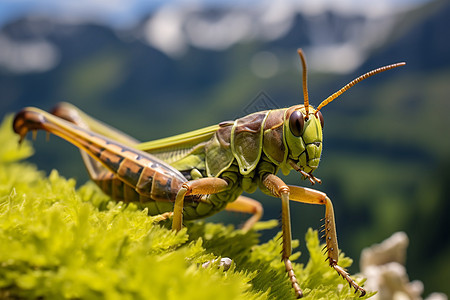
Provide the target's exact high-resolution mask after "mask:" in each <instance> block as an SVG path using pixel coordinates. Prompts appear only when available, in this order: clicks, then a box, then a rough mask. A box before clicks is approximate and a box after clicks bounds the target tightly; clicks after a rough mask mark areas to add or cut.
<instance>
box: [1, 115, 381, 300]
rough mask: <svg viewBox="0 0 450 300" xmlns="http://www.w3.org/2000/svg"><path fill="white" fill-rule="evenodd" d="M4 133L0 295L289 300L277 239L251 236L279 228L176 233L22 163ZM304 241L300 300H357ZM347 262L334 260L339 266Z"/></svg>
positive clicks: (6, 130)
mask: <svg viewBox="0 0 450 300" xmlns="http://www.w3.org/2000/svg"><path fill="white" fill-rule="evenodd" d="M10 128H11V118H10V117H9V118H7V119H6V120H5V121H4V122H3V125H2V126H1V128H0V143H1V148H0V298H2V299H18V298H20V299H22V298H24V299H28V298H45V299H63V298H64V299H74V298H77V299H216V300H218V299H288V298H294V294H293V290H292V289H291V288H290V284H289V280H288V279H287V275H286V273H285V271H284V265H283V263H282V262H281V260H280V252H281V241H280V236H281V235H280V233H279V234H278V235H277V236H275V237H274V238H273V239H272V240H270V241H269V242H267V243H263V244H261V243H260V242H259V233H258V231H257V230H264V229H266V228H273V227H274V226H276V225H277V222H276V221H267V222H261V223H258V224H257V226H256V228H255V230H251V231H250V232H243V231H242V230H239V229H235V228H234V227H233V226H231V225H229V226H225V225H222V224H212V223H205V222H203V221H198V222H191V223H188V224H186V225H187V227H186V228H184V229H183V230H181V231H180V232H178V233H175V232H173V231H171V230H170V229H169V228H168V227H167V224H161V223H160V222H159V219H158V217H152V216H148V215H147V212H146V210H141V209H139V208H138V207H137V206H136V205H128V206H126V205H124V204H122V203H116V202H113V201H110V199H109V198H108V197H107V196H105V195H104V194H103V193H102V192H101V191H100V190H99V189H98V188H97V187H96V186H95V185H94V184H93V183H91V182H88V183H86V184H85V185H82V186H81V187H80V188H78V189H77V188H76V183H75V181H74V180H73V179H65V178H63V177H61V176H60V175H59V174H58V172H57V171H55V170H54V171H52V172H51V174H50V175H49V176H46V174H44V172H42V171H39V170H37V169H36V167H35V166H34V165H31V164H29V163H26V162H20V160H22V159H24V158H26V157H27V156H29V155H31V154H32V152H33V150H32V148H31V146H30V144H29V143H28V142H26V141H25V142H24V143H23V144H22V145H21V147H20V148H19V147H18V146H17V140H18V137H17V136H15V135H14V134H13V132H12V131H11V129H10ZM306 243H307V248H308V251H309V255H310V259H309V262H308V263H307V265H306V266H303V265H299V264H294V268H295V270H296V273H297V276H298V279H299V281H300V282H301V286H302V288H303V290H304V293H305V298H306V299H342V298H347V299H349V298H358V296H359V294H354V293H353V292H354V291H353V290H352V289H350V288H349V287H348V285H347V284H346V283H345V282H344V281H343V279H342V278H340V277H338V275H337V274H336V272H335V271H334V270H332V269H331V268H330V267H329V266H328V264H327V262H326V261H325V258H326V257H325V255H324V254H323V252H322V251H321V249H322V247H323V245H320V243H319V239H318V235H317V232H316V231H313V230H312V229H310V230H309V231H308V233H307V234H306ZM293 246H294V247H297V246H298V241H294V242H293ZM225 256H228V257H230V258H232V259H233V264H232V266H231V268H230V269H229V270H228V271H224V270H223V269H222V268H221V267H218V265H217V264H212V266H210V267H207V268H203V267H202V266H201V264H202V263H204V262H206V261H210V260H213V259H216V258H218V257H225ZM299 256H300V253H298V252H297V253H295V254H294V255H293V256H292V259H293V260H295V259H297V258H298V257H299ZM351 263H352V260H351V259H350V258H346V257H344V255H343V254H341V257H340V264H341V265H342V266H343V267H348V266H349V265H350V264H351ZM361 281H362V280H361V278H359V279H358V282H361ZM370 295H373V293H369V296H370ZM366 297H367V296H366Z"/></svg>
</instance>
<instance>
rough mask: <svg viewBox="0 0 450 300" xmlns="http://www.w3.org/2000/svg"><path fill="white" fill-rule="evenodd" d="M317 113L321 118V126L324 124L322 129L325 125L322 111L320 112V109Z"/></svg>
mask: <svg viewBox="0 0 450 300" xmlns="http://www.w3.org/2000/svg"><path fill="white" fill-rule="evenodd" d="M316 115H317V117H319V120H320V126H322V129H323V125H324V122H323V115H322V113H321V112H320V110H319V111H318V112H317V113H316Z"/></svg>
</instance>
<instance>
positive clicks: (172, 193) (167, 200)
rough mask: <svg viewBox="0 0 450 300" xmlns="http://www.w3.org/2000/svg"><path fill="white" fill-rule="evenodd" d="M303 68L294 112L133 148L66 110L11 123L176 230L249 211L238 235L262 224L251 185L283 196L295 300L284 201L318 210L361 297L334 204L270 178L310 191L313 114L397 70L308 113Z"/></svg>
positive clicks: (332, 261) (334, 260)
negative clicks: (59, 141)
mask: <svg viewBox="0 0 450 300" xmlns="http://www.w3.org/2000/svg"><path fill="white" fill-rule="evenodd" d="M298 54H299V55H300V59H301V63H302V67H303V77H302V79H303V81H302V85H303V95H304V102H303V104H302V105H294V106H291V107H288V108H283V109H274V110H266V111H261V112H256V113H252V114H250V115H247V116H245V117H242V118H239V119H237V120H235V121H227V122H222V123H219V124H218V125H213V126H209V127H206V128H203V129H200V130H195V131H192V132H188V133H185V134H180V135H176V136H173V137H169V138H163V139H160V140H155V141H150V142H145V143H140V142H139V141H137V140H135V139H134V138H132V137H130V136H128V135H126V134H124V133H122V132H120V131H118V130H116V129H113V128H111V127H109V126H107V125H105V124H103V123H101V122H100V121H97V120H95V119H93V118H91V117H89V116H88V115H86V114H85V113H83V112H82V111H80V110H79V109H77V108H75V107H74V106H72V105H70V104H67V103H61V104H59V105H58V106H57V107H56V108H55V109H54V110H53V111H52V113H47V112H44V111H42V110H40V109H38V108H33V107H27V108H24V109H23V110H22V111H20V112H19V113H18V114H17V115H16V117H15V119H14V123H13V128H14V131H15V132H16V133H17V134H19V135H20V141H22V140H23V139H24V137H25V136H26V134H27V132H29V131H33V132H35V131H37V130H45V131H47V132H49V133H53V134H55V135H58V136H60V137H61V138H63V139H65V140H67V141H68V142H70V143H72V144H74V145H75V146H77V147H78V148H80V151H81V156H82V159H83V161H84V163H85V165H86V167H87V170H88V172H89V175H90V178H91V179H92V180H93V181H94V182H95V183H96V184H97V185H98V186H99V187H100V188H101V189H102V190H103V191H104V192H105V193H106V194H108V195H110V196H111V197H112V198H113V199H115V200H117V201H123V202H125V203H129V202H138V203H140V204H141V205H142V206H143V207H147V208H148V212H149V214H151V215H160V216H161V217H162V219H172V229H173V230H177V231H178V230H180V229H181V228H182V225H183V219H186V220H193V219H199V218H203V217H207V216H210V215H213V214H215V213H217V212H219V211H221V210H223V209H226V210H229V211H236V212H244V213H249V214H252V216H251V217H250V218H249V219H248V220H247V221H246V222H245V224H244V226H243V229H244V230H249V229H250V228H252V226H253V225H254V224H255V223H256V222H257V221H258V220H260V219H261V217H262V214H263V208H262V205H261V204H260V203H259V202H258V201H256V200H253V199H251V198H248V197H245V196H242V195H241V194H242V193H243V192H244V191H245V192H248V193H252V192H254V191H255V190H256V189H257V188H259V189H261V190H262V191H263V192H264V193H266V194H269V195H272V196H274V197H277V198H280V199H281V207H282V214H281V228H282V229H281V230H282V234H283V235H282V253H281V257H282V260H283V262H284V264H285V267H286V272H287V274H288V277H289V280H290V283H291V284H292V288H293V289H294V290H295V294H296V296H297V298H300V297H302V296H303V292H302V290H301V288H300V284H299V282H298V281H297V278H296V276H295V273H294V270H293V267H292V264H291V261H290V260H289V257H290V255H291V222H290V213H289V200H292V201H297V202H302V203H310V204H320V205H324V206H325V218H324V220H325V224H324V225H323V232H324V238H325V241H326V253H327V260H328V262H329V265H330V266H331V267H332V268H334V269H335V270H336V271H337V273H338V274H339V275H341V276H342V277H343V278H344V279H345V280H346V281H347V282H348V283H349V285H350V286H351V287H353V288H354V289H355V293H356V292H358V291H360V293H361V296H363V295H365V293H366V292H365V290H364V289H363V288H362V287H361V286H359V285H358V284H357V283H356V282H355V281H354V280H353V279H352V278H351V277H350V276H349V274H348V273H347V271H346V270H344V269H343V268H342V267H340V266H339V265H338V254H339V250H338V242H337V234H336V226H335V220H334V212H333V204H332V202H331V200H330V198H328V196H327V195H326V194H325V193H322V192H320V191H317V190H314V189H311V188H305V187H299V186H293V185H287V184H286V183H284V181H283V180H282V179H280V177H278V176H277V175H276V174H277V173H278V171H279V170H281V171H282V173H283V174H284V175H287V174H288V173H289V172H290V171H292V170H295V171H297V172H299V173H300V174H301V175H302V177H303V179H308V180H309V181H310V182H311V184H314V183H316V182H317V183H320V182H321V181H320V179H318V178H316V177H314V176H313V175H312V173H313V171H314V170H315V169H317V167H318V166H319V161H320V156H321V153H322V129H323V126H324V119H323V116H322V113H321V112H320V110H321V109H322V108H323V107H324V106H326V105H327V104H328V103H330V102H331V101H333V100H334V99H336V98H337V97H338V96H340V95H341V94H342V93H344V92H345V91H346V90H348V89H349V88H351V87H352V86H354V85H355V84H356V83H358V82H360V81H362V80H364V79H366V78H367V77H370V76H372V75H375V74H377V73H380V72H383V71H386V70H390V69H393V68H396V67H399V66H403V65H405V63H403V62H402V63H397V64H392V65H388V66H384V67H381V68H378V69H375V70H372V71H370V72H368V73H365V74H364V75H362V76H360V77H357V78H356V79H354V80H353V81H351V82H350V83H348V84H347V85H345V86H344V87H343V88H341V89H340V90H338V91H337V92H336V93H334V94H332V95H331V96H329V97H328V98H327V99H325V100H324V101H323V102H322V103H320V104H319V106H318V107H317V108H316V109H314V108H313V107H312V106H311V105H309V99H308V90H307V67H306V60H305V57H304V55H303V52H302V50H301V49H299V50H298Z"/></svg>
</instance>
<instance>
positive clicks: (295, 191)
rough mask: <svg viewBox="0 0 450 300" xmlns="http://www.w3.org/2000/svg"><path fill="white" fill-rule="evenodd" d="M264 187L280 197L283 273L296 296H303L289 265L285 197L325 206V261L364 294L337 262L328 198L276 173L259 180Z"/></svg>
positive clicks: (336, 248)
mask: <svg viewBox="0 0 450 300" xmlns="http://www.w3.org/2000/svg"><path fill="white" fill-rule="evenodd" d="M263 184H264V186H266V187H267V189H268V190H269V191H270V192H271V193H272V194H273V195H274V196H276V197H280V198H281V204H282V210H281V224H282V232H283V252H282V259H283V261H284V263H285V266H286V272H287V273H288V275H289V279H290V280H291V283H292V287H293V288H294V290H295V292H296V294H297V298H300V297H302V296H303V293H302V290H301V289H300V285H299V283H298V281H297V278H296V277H295V273H294V270H293V268H292V264H291V261H290V260H289V256H290V255H291V251H292V249H291V239H292V238H291V221H290V214H289V200H293V201H297V202H302V203H309V204H321V205H325V224H324V227H325V228H324V232H325V234H324V236H325V238H326V247H327V254H328V257H327V260H328V261H329V264H330V266H331V267H332V268H333V269H335V270H336V271H337V272H338V274H339V275H341V276H342V277H343V278H344V279H345V280H347V282H348V283H349V284H350V285H351V286H353V288H354V289H355V292H357V291H360V292H361V297H362V296H364V295H365V294H366V291H365V290H364V289H363V288H362V287H360V286H359V285H358V284H357V283H356V282H355V281H354V280H353V279H352V278H351V277H350V275H349V274H348V273H347V271H346V270H345V269H344V268H342V267H341V266H339V265H338V259H339V248H338V243H337V235H336V225H335V222H334V210H333V204H332V203H331V200H330V198H328V197H327V195H326V194H325V193H322V192H319V191H316V190H313V189H308V188H302V187H298V186H291V185H289V186H288V185H286V184H285V183H284V182H283V181H282V180H281V179H280V178H279V177H278V176H276V175H273V174H269V175H266V176H265V177H264V179H263Z"/></svg>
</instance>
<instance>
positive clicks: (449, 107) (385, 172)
mask: <svg viewBox="0 0 450 300" xmlns="http://www.w3.org/2000/svg"><path fill="white" fill-rule="evenodd" d="M183 9H184V7H178V8H174V7H173V6H172V7H163V8H160V9H155V10H154V11H150V12H149V13H148V15H147V16H145V17H143V18H142V19H141V20H139V22H137V23H136V24H135V25H133V26H131V27H126V28H117V27H113V26H109V25H108V24H105V23H101V22H95V21H93V20H85V21H79V22H74V21H73V20H69V21H68V20H65V19H64V18H61V17H56V16H54V17H51V16H49V15H46V16H44V15H42V14H40V15H30V16H24V17H20V18H16V19H14V20H9V21H8V22H6V23H2V24H3V25H2V27H1V28H0V52H2V54H1V55H0V118H3V117H4V116H5V115H6V114H8V113H14V112H17V111H18V110H20V109H21V108H22V107H24V106H37V107H40V108H42V109H46V110H48V109H51V108H52V106H53V105H55V104H56V103H57V102H60V101H67V102H71V103H72V104H74V105H76V106H78V107H80V108H81V109H82V110H84V111H85V112H87V113H88V114H90V115H92V116H94V117H96V118H98V119H100V120H102V121H104V122H105V123H107V124H110V125H112V126H114V127H117V128H119V129H121V130H122V131H124V132H126V133H128V134H130V135H132V136H134V137H136V138H138V139H140V140H142V141H148V140H152V139H157V138H162V137H167V136H170V135H174V134H178V133H183V132H187V131H189V130H194V129H198V128H201V127H205V126H208V125H212V124H216V123H219V122H221V121H226V120H229V119H235V118H237V117H241V116H244V115H246V114H248V113H249V112H251V111H255V110H256V109H259V110H260V109H261V107H262V108H263V109H266V108H275V107H286V106H291V105H294V104H297V103H302V102H303V99H302V94H301V81H300V80H301V74H300V60H299V58H298V56H297V53H296V49H297V48H300V47H301V48H304V49H305V52H306V58H307V62H308V66H309V78H308V81H309V94H310V103H312V104H313V105H315V106H316V105H318V104H319V103H320V102H321V101H322V100H323V99H325V98H326V97H327V96H328V95H330V94H332V93H334V92H335V91H336V90H338V89H339V88H341V87H342V86H344V85H345V84H346V83H348V82H349V81H350V80H352V79H353V78H355V77H357V76H359V75H361V74H362V73H364V72H367V71H369V70H371V69H373V68H376V67H380V66H383V65H387V64H391V63H395V62H400V61H406V63H407V65H406V66H405V67H402V68H398V69H395V70H393V71H388V72H386V73H382V74H380V75H377V76H375V77H373V78H370V79H368V80H366V81H364V82H363V83H360V84H358V85H357V86H355V87H353V88H352V89H351V90H349V91H348V92H346V93H345V94H344V95H342V96H341V97H340V98H339V99H338V100H336V101H335V102H333V103H332V104H330V105H328V106H327V107H326V108H324V109H323V111H322V113H323V115H324V118H325V127H324V150H323V154H322V160H321V164H320V167H319V169H318V170H317V171H316V173H315V175H316V176H317V177H319V178H321V179H322V181H323V183H322V185H320V186H315V188H317V189H318V190H321V191H323V192H326V193H327V194H328V195H329V196H330V198H331V199H332V200H333V202H334V206H335V213H336V222H337V230H338V239H339V243H340V244H339V246H340V248H341V249H342V250H343V251H344V252H345V253H346V255H348V256H349V257H352V258H354V259H355V260H358V257H359V254H360V251H361V250H362V249H363V248H364V247H367V246H370V245H372V244H374V243H378V242H380V241H382V240H383V239H385V238H387V237H389V236H390V235H391V234H392V233H394V232H396V231H405V232H406V233H407V234H408V236H409V238H410V247H409V248H408V258H407V269H408V272H409V276H410V279H411V280H414V279H418V280H421V281H423V282H424V285H425V295H427V294H429V293H431V292H434V291H436V292H444V293H446V294H447V295H449V294H450V286H449V285H448V278H450V255H449V254H450V232H449V229H450V224H449V217H448V214H449V212H450V201H449V199H448V198H449V196H448V194H449V193H450V157H449V153H450V138H449V135H448V133H447V129H448V128H450V118H449V117H448V115H449V112H450V101H449V96H448V95H450V84H449V81H450V39H449V38H448V32H447V31H448V28H450V2H448V1H445V0H436V1H431V2H427V3H425V4H423V5H421V6H416V7H413V8H411V9H408V10H400V11H398V12H396V13H386V15H380V16H377V17H373V16H367V15H365V14H358V13H357V12H355V13H347V14H345V13H340V12H339V11H335V10H331V9H330V10H323V11H321V12H316V13H314V14H313V13H306V12H302V11H295V13H294V12H291V15H290V19H289V20H290V21H289V22H288V23H286V22H285V23H286V24H285V23H282V22H281V21H274V23H273V24H272V25H273V26H272V27H271V26H269V25H271V23H270V21H267V22H266V23H264V22H262V21H261V20H259V18H263V17H264V16H265V15H263V14H261V13H260V12H258V11H256V12H255V11H252V8H251V7H246V8H242V7H240V8H239V9H237V8H230V7H223V6H214V5H213V6H207V7H202V8H199V7H196V8H195V9H187V10H183ZM233 16H234V17H236V18H232V17H233ZM246 16H247V17H248V19H247V22H246V21H245V20H246V19H245V17H246ZM171 18H172V19H171ZM227 18H228V19H229V20H228V19H227ZM227 20H228V21H227ZM255 20H256V21H258V20H259V21H261V22H260V23H258V22H256V23H255V22H254V21H255ZM164 21H165V22H166V23H167V24H166V23H164ZM221 22H222V23H221ZM227 22H228V23H227ZM249 22H251V23H249ZM277 22H278V23H277ZM174 24H177V26H178V27H176V28H175V29H174V26H175V25H174ZM202 24H203V25H202ZM205 24H206V25H205ZM249 24H256V25H249ZM207 25H208V26H209V27H208V26H207ZM219 25H221V26H222V27H220V28H223V27H224V26H225V28H227V27H228V29H229V31H228V30H227V31H225V32H228V33H230V32H231V33H234V34H235V35H231V33H230V35H223V36H222V34H224V32H223V31H221V30H219V29H220V28H219ZM164 26H166V27H164ZM214 26H216V27H217V28H216V27H214ZM239 26H242V28H244V27H245V28H247V34H246V35H242V36H239V33H242V31H240V28H241V27H239ZM252 26H253V27H252ZM258 26H260V27H258ZM264 26H266V27H264ZM276 26H278V27H276ZM283 26H284V27H283ZM248 28H250V29H248ZM277 28H278V31H277V30H275V29H277ZM215 29H217V31H215ZM269 29H270V30H272V31H270V30H269ZM174 32H176V34H174ZM213 37H215V38H216V40H214V39H213ZM182 42H184V44H183V43H182ZM213 42H215V43H213ZM220 42H222V44H221V43H220ZM180 43H181V44H180ZM208 43H209V44H208ZM33 144H34V147H35V149H36V154H35V155H34V156H33V157H32V158H31V159H30V161H32V162H33V163H35V164H37V165H38V167H39V168H40V169H43V170H46V171H47V172H49V171H50V170H51V169H54V168H55V169H58V170H59V171H60V173H61V174H62V175H64V176H66V177H74V178H76V179H77V181H78V182H79V183H83V182H85V181H86V180H88V176H87V173H86V172H85V169H84V167H83V166H81V159H80V157H79V154H78V151H77V149H76V148H74V147H73V146H72V145H69V144H67V143H66V142H64V141H62V140H60V139H59V138H56V137H54V136H52V137H50V142H46V141H45V136H44V134H38V139H37V140H36V141H35V142H34V143H33ZM286 181H287V182H288V183H289V184H298V185H302V186H308V187H309V186H310V185H309V183H308V182H307V181H301V178H300V177H299V176H298V174H290V175H289V176H288V177H287V178H286ZM252 197H253V198H255V199H258V200H260V201H261V202H262V203H263V205H264V208H265V215H264V219H265V220H267V219H273V218H279V216H280V211H281V206H280V201H278V200H277V199H274V198H270V197H267V196H265V195H263V194H262V193H259V192H257V193H255V194H254V195H252ZM323 214H324V209H323V207H313V206H308V205H301V204H297V203H293V204H292V205H291V216H292V222H293V224H292V227H293V237H294V238H296V239H299V240H301V241H303V240H304V238H303V237H304V234H305V232H306V229H307V228H308V227H313V228H319V226H320V225H321V224H320V219H321V218H322V217H323ZM245 218H247V216H241V215H236V214H233V213H227V212H223V213H220V214H218V215H217V216H214V217H212V218H211V219H212V220H214V221H215V222H224V223H235V224H237V225H239V224H241V223H242V222H243V221H244V220H245ZM274 232H275V231H273V232H270V233H268V234H267V237H265V240H267V239H268V238H270V237H271V236H273V234H274ZM303 247H304V245H303ZM304 249H305V248H302V252H306V251H305V250H304ZM302 259H303V260H305V261H306V258H305V257H302ZM352 268H354V269H351V272H352V273H354V272H356V271H357V269H358V264H357V263H356V264H354V265H353V267H352Z"/></svg>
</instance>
